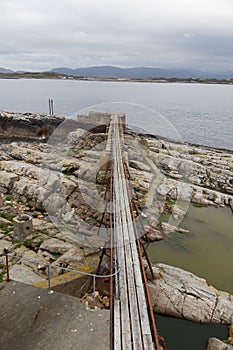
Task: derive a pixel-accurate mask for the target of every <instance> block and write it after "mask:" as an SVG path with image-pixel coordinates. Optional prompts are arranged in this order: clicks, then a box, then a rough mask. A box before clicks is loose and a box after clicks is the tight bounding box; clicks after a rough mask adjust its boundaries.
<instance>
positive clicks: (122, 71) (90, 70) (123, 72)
mask: <svg viewBox="0 0 233 350" xmlns="http://www.w3.org/2000/svg"><path fill="white" fill-rule="evenodd" d="M52 72H56V73H60V74H68V75H74V76H82V77H112V78H133V79H136V78H139V79H146V78H215V79H231V78H233V71H232V72H225V73H211V72H208V73H207V72H204V71H197V70H190V69H162V68H150V67H134V68H119V67H114V66H94V67H87V68H76V69H71V68H66V67H60V68H54V69H52Z"/></svg>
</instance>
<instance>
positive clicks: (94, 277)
mask: <svg viewBox="0 0 233 350" xmlns="http://www.w3.org/2000/svg"><path fill="white" fill-rule="evenodd" d="M95 279H96V275H94V276H93V308H94V309H95V285H96V281H95Z"/></svg>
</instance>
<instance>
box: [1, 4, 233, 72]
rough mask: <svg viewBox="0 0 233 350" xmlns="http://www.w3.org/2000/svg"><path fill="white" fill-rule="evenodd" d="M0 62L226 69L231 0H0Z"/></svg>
mask: <svg viewBox="0 0 233 350" xmlns="http://www.w3.org/2000/svg"><path fill="white" fill-rule="evenodd" d="M0 14H1V19H0V67H7V68H11V69H14V70H33V71H35V70H39V71H42V70H49V69H51V68H54V67H61V66H63V67H64V66H66V67H71V68H77V67H87V66H92V65H117V66H121V67H133V66H152V67H161V68H173V67H179V68H194V69H201V70H214V71H226V70H233V0H0Z"/></svg>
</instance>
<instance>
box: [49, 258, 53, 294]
mask: <svg viewBox="0 0 233 350" xmlns="http://www.w3.org/2000/svg"><path fill="white" fill-rule="evenodd" d="M48 293H49V294H52V293H53V291H52V290H51V265H50V263H48Z"/></svg>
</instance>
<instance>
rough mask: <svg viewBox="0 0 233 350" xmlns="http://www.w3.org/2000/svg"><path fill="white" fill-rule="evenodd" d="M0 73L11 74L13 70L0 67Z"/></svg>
mask: <svg viewBox="0 0 233 350" xmlns="http://www.w3.org/2000/svg"><path fill="white" fill-rule="evenodd" d="M0 73H13V70H11V69H7V68H3V67H0Z"/></svg>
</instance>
